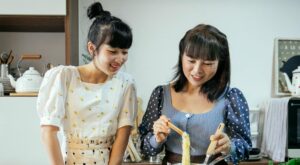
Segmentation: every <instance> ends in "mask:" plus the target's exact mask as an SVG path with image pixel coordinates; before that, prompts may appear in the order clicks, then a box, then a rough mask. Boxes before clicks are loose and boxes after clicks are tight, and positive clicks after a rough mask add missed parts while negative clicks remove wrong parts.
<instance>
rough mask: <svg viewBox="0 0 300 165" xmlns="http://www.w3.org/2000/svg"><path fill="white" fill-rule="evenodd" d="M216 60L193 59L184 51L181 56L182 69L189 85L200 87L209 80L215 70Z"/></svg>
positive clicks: (216, 66)
mask: <svg viewBox="0 0 300 165" xmlns="http://www.w3.org/2000/svg"><path fill="white" fill-rule="evenodd" d="M218 64H219V61H218V60H214V61H206V60H200V59H193V58H191V57H189V56H187V55H186V54H185V53H184V54H183V56H182V69H183V73H184V75H185V77H186V78H187V80H188V82H189V85H192V86H194V87H201V86H202V85H203V84H204V83H205V82H207V81H209V80H210V79H211V78H212V77H213V76H214V75H215V74H216V72H217V69H218Z"/></svg>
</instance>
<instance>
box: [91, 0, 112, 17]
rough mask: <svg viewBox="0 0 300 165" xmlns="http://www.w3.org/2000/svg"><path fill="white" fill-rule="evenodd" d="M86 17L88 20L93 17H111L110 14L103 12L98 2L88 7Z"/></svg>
mask: <svg viewBox="0 0 300 165" xmlns="http://www.w3.org/2000/svg"><path fill="white" fill-rule="evenodd" d="M87 16H88V17H89V19H93V18H95V17H98V16H99V17H102V16H104V17H106V16H109V17H110V16H111V15H110V12H108V11H105V10H103V8H102V5H101V3H100V2H95V3H93V4H91V5H90V6H89V8H88V9H87Z"/></svg>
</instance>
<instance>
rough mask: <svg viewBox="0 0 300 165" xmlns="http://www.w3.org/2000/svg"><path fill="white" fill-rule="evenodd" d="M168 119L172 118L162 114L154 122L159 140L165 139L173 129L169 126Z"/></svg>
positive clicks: (156, 136) (154, 130) (155, 133)
mask: <svg viewBox="0 0 300 165" xmlns="http://www.w3.org/2000/svg"><path fill="white" fill-rule="evenodd" d="M168 121H170V119H168V118H167V117H166V116H164V115H162V116H160V118H159V119H158V120H156V121H155V122H154V124H153V133H154V135H155V138H156V141H157V142H161V141H163V140H164V139H165V138H166V137H167V136H168V135H169V134H170V132H171V130H170V128H169V127H168V124H167V122H168Z"/></svg>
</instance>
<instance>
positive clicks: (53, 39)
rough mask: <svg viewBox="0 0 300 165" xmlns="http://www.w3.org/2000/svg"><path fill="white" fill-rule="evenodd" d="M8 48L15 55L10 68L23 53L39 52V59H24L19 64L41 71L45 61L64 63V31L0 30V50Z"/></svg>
mask: <svg viewBox="0 0 300 165" xmlns="http://www.w3.org/2000/svg"><path fill="white" fill-rule="evenodd" d="M9 50H12V51H13V55H14V56H15V58H14V61H13V63H12V65H11V68H15V67H16V63H17V60H19V58H20V56H21V55H23V54H41V55H42V59H41V60H38V61H36V60H35V61H32V60H31V61H29V60H25V61H22V63H21V65H20V66H21V67H28V66H34V67H35V68H37V70H38V71H39V72H40V73H43V72H44V71H45V65H46V64H47V63H52V64H54V65H58V64H65V33H21V32H0V52H2V51H7V52H9Z"/></svg>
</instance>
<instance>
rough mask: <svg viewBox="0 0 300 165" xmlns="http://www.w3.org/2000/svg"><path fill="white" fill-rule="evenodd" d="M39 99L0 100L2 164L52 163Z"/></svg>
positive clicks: (17, 98)
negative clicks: (44, 140) (45, 144)
mask: <svg viewBox="0 0 300 165" xmlns="http://www.w3.org/2000/svg"><path fill="white" fill-rule="evenodd" d="M36 99H37V98H36V97H0V106H1V108H0V111H1V115H0V130H1V133H0V146H1V147H0V153H1V154H0V164H13V165H24V164H43V165H47V164H49V161H48V157H47V153H46V150H45V149H44V147H43V145H42V142H41V135H40V126H39V118H38V115H37V111H36V106H35V105H36Z"/></svg>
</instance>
